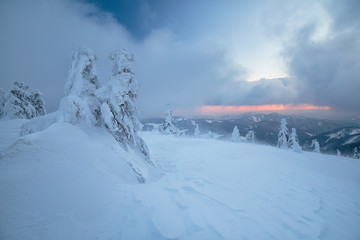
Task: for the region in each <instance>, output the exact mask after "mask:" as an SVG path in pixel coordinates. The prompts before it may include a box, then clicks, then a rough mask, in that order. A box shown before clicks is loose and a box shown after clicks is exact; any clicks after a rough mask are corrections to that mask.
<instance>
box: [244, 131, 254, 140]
mask: <svg viewBox="0 0 360 240" xmlns="http://www.w3.org/2000/svg"><path fill="white" fill-rule="evenodd" d="M245 139H246V142H247V143H255V131H254V130H249V131H248V132H247V134H246V136H245Z"/></svg>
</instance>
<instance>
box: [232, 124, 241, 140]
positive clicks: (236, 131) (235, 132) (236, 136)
mask: <svg viewBox="0 0 360 240" xmlns="http://www.w3.org/2000/svg"><path fill="white" fill-rule="evenodd" d="M231 141H232V142H240V141H241V138H240V132H239V129H238V127H237V126H235V127H234V129H233V131H232V134H231Z"/></svg>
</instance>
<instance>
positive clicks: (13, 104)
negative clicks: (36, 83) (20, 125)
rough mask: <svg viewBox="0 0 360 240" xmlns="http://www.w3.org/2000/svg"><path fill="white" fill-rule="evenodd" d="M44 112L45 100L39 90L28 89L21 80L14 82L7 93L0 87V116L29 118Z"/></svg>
mask: <svg viewBox="0 0 360 240" xmlns="http://www.w3.org/2000/svg"><path fill="white" fill-rule="evenodd" d="M45 113H46V110H45V102H44V100H43V98H42V94H41V92H40V91H39V90H32V91H30V90H29V87H28V86H27V85H25V83H23V82H14V86H13V88H12V89H11V90H10V91H8V92H7V93H5V91H4V90H3V89H0V118H6V119H16V118H23V119H31V118H34V117H38V116H42V115H45Z"/></svg>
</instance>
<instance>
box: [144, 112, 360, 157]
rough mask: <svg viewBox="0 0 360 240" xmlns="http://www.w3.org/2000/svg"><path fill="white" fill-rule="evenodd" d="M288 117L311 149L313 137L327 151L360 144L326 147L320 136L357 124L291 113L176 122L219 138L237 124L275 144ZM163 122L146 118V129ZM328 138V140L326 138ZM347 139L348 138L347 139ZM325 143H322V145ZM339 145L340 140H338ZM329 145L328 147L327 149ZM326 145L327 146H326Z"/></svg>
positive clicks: (189, 132)
mask: <svg viewBox="0 0 360 240" xmlns="http://www.w3.org/2000/svg"><path fill="white" fill-rule="evenodd" d="M284 117H285V118H286V120H287V123H288V124H287V126H288V128H289V131H291V128H293V127H294V128H296V132H297V134H298V137H299V141H300V145H304V144H306V148H305V149H307V150H310V147H309V144H308V143H309V141H310V144H311V141H312V139H315V138H316V139H318V140H319V143H320V146H322V150H323V151H324V152H328V153H336V148H335V149H334V147H335V146H336V147H338V148H339V150H340V151H341V149H343V151H344V153H347V152H348V149H350V147H352V146H353V145H357V146H359V145H360V140H359V139H357V138H356V139H354V141H355V142H354V143H353V144H352V145H351V144H350V145H349V146H348V147H341V146H340V145H338V144H334V145H331V146H330V145H329V146H327V145H326V144H324V143H323V142H322V140H321V139H323V138H324V137H322V135H323V134H326V133H329V134H331V133H332V132H333V131H340V130H341V129H351V128H354V129H355V128H358V127H360V126H354V123H348V122H341V121H334V120H325V119H316V118H310V117H303V116H294V115H292V116H289V115H282V114H278V113H270V114H259V113H246V114H242V115H238V116H231V115H230V116H220V117H202V118H182V117H176V118H175V122H176V124H177V127H179V128H180V129H182V130H183V131H184V132H185V134H187V135H193V134H194V130H195V125H196V124H198V125H199V129H200V131H201V133H202V134H206V133H207V132H208V131H211V132H214V133H216V134H218V135H219V136H220V137H219V138H220V139H224V140H227V139H230V137H231V133H232V130H233V128H234V126H237V127H238V129H239V131H240V134H241V136H245V135H246V133H247V132H248V131H249V130H254V131H255V135H256V140H257V142H259V143H264V144H269V145H276V142H277V134H278V131H279V127H280V119H281V118H284ZM162 122H163V119H162V118H152V119H143V120H142V123H143V125H144V128H143V129H144V130H145V131H152V130H154V128H156V126H157V125H159V124H161V123H162ZM324 141H326V139H325V140H324ZM345 141H346V140H345ZM322 143H323V144H322ZM338 143H339V144H340V141H339V142H338ZM325 147H326V148H325ZM323 148H324V149H323Z"/></svg>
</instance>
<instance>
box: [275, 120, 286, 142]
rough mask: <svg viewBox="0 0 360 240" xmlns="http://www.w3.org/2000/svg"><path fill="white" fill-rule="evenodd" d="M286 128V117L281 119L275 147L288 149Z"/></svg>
mask: <svg viewBox="0 0 360 240" xmlns="http://www.w3.org/2000/svg"><path fill="white" fill-rule="evenodd" d="M287 139H288V128H287V127H286V119H285V118H282V119H281V125H280V130H279V133H278V142H277V147H278V148H282V149H288V145H287V144H288V140H287Z"/></svg>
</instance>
